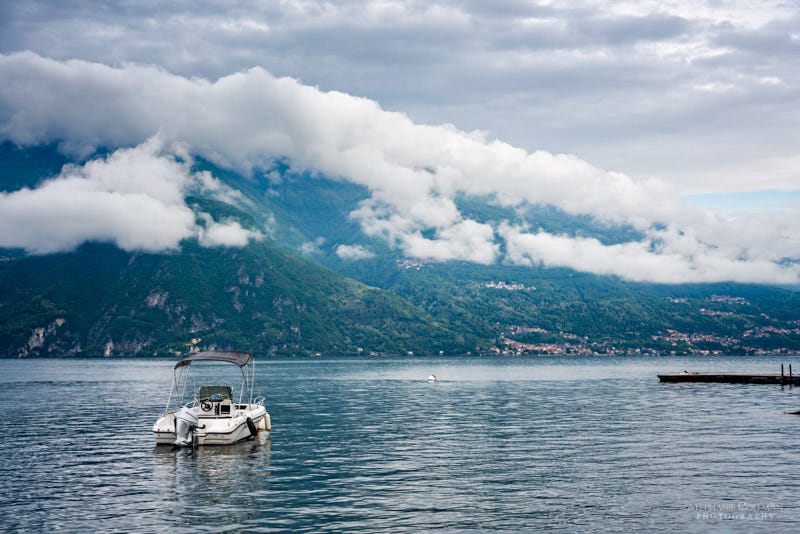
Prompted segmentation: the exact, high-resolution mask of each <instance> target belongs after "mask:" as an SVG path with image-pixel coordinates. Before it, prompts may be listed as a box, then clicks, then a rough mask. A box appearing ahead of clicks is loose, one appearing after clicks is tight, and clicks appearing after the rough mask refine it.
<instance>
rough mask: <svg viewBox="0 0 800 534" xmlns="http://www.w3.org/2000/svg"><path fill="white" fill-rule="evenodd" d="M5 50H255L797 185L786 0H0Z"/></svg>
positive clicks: (188, 68) (233, 59) (512, 125)
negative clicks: (222, 0)
mask: <svg viewBox="0 0 800 534" xmlns="http://www.w3.org/2000/svg"><path fill="white" fill-rule="evenodd" d="M0 6H1V7H0V52H2V53H6V54H8V53H11V52H15V51H23V50H31V51H34V52H36V53H38V54H40V55H42V56H46V57H51V58H55V59H86V60H91V61H96V62H101V63H104V64H107V65H112V66H120V65H122V64H124V63H126V62H138V63H146V64H154V65H159V66H162V67H163V68H164V69H166V70H168V71H169V72H171V73H174V74H179V75H183V76H189V77H192V76H197V77H202V78H207V79H210V80H215V79H217V78H219V77H221V76H225V75H228V74H231V73H234V72H238V71H241V70H244V69H248V68H250V67H254V66H260V67H262V68H264V69H265V70H267V71H269V72H271V73H272V74H274V75H276V76H291V77H294V78H297V79H299V80H301V81H302V82H303V83H305V84H308V85H312V86H317V87H319V88H320V89H322V90H336V91H342V92H345V93H348V94H351V95H355V96H364V97H368V98H370V99H373V100H375V101H377V102H378V103H379V104H380V105H381V106H382V107H383V108H384V109H387V110H393V111H400V112H403V113H405V114H407V115H408V116H409V117H410V118H411V119H412V120H414V121H415V122H417V123H426V124H441V123H452V124H454V125H455V126H456V127H458V128H459V129H461V130H466V131H470V130H474V129H479V130H483V131H486V132H488V134H489V136H490V138H497V139H500V140H502V141H504V142H508V143H511V144H512V145H515V146H518V147H521V148H524V149H526V150H528V151H534V150H547V151H550V152H554V153H566V154H573V155H576V156H577V157H579V158H581V159H583V160H585V161H588V162H589V163H591V164H592V165H596V166H598V167H601V168H604V169H608V170H612V171H620V172H624V173H626V174H628V175H630V176H632V177H634V178H645V177H652V176H654V177H658V178H661V179H663V180H666V181H669V182H671V183H673V184H675V185H676V186H677V187H678V191H679V192H681V193H687V194H690V193H707V192H731V191H756V190H763V189H777V190H782V191H787V190H798V189H800V148H799V147H800V2H797V1H794V0H784V1H780V0H778V1H774V0H759V1H757V2H754V1H752V0H709V1H703V0H681V1H678V2H675V1H670V0H655V1H648V0H637V1H631V2H608V1H592V0H589V1H571V2H549V1H539V2H536V1H521V0H520V1H516V0H508V1H506V0H492V1H488V2H487V1H485V0H465V1H456V0H424V1H394V0H382V1H371V2H370V1H347V0H342V1H340V0H332V1H327V2H320V1H303V0H294V1H258V2H255V1H253V2H243V1H236V0H227V1H225V2H216V1H215V2H210V1H202V0H191V1H173V2H160V1H147V0H136V1H104V2H97V1H94V0H91V1H90V0H69V1H56V0H51V1H37V0H26V1H24V2H19V1H15V0H0Z"/></svg>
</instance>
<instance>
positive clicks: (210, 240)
mask: <svg viewBox="0 0 800 534" xmlns="http://www.w3.org/2000/svg"><path fill="white" fill-rule="evenodd" d="M200 217H201V218H202V219H203V220H204V221H205V227H202V228H198V229H197V234H198V239H199V241H200V244H201V245H202V246H204V247H243V246H245V245H247V244H248V243H249V242H250V241H258V240H260V239H262V238H263V237H264V236H263V234H261V232H258V231H255V230H248V229H247V228H242V225H241V224H239V223H238V222H236V221H227V222H222V223H219V222H215V221H214V219H213V218H212V217H211V216H210V215H209V214H207V213H201V214H200Z"/></svg>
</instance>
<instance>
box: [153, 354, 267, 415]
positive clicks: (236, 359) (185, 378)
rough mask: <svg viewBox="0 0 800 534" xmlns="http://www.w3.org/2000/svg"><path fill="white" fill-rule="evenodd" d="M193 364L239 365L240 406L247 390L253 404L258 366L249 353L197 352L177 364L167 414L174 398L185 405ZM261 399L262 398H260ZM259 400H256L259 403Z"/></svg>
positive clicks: (191, 402)
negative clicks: (240, 379)
mask: <svg viewBox="0 0 800 534" xmlns="http://www.w3.org/2000/svg"><path fill="white" fill-rule="evenodd" d="M193 362H223V363H232V364H234V365H237V366H238V367H239V368H240V369H241V370H242V385H241V388H240V389H239V402H238V404H239V405H241V404H242V400H243V396H244V392H245V390H247V393H248V401H247V403H248V404H252V403H253V395H254V390H255V380H256V365H255V360H254V359H253V355H252V354H250V353H249V352H240V351H230V350H229V351H206V352H197V353H194V354H192V355H191V356H188V357H186V358H184V359H182V360H181V361H179V362H178V363H176V364H175V369H174V377H173V381H172V387H171V388H170V392H169V398H168V399H167V406H166V408H165V410H164V412H165V413H168V412H170V411H172V410H170V406H171V403H172V399H173V396H174V397H176V398H177V399H176V400H177V402H180V403H181V404H183V403H184V402H185V399H186V387H187V386H188V384H189V374H190V373H189V372H188V369H189V367H190V364H192V363H193ZM259 399H260V398H259ZM259 399H256V401H258V400H259ZM197 401H198V399H196V398H195V399H193V400H191V401H190V402H189V403H188V405H192V404H194V403H196V402H197Z"/></svg>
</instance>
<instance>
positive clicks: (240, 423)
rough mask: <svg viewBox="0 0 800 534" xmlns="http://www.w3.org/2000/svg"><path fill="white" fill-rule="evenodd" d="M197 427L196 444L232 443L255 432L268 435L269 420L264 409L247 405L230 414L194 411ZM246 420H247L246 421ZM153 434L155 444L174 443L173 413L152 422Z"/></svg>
mask: <svg viewBox="0 0 800 534" xmlns="http://www.w3.org/2000/svg"><path fill="white" fill-rule="evenodd" d="M195 415H196V416H197V419H198V426H197V428H196V429H194V438H195V443H196V444H197V445H232V444H234V443H238V442H240V441H243V440H246V439H250V438H252V437H254V436H255V435H256V434H260V435H262V436H264V435H265V434H266V435H269V431H270V430H271V426H272V425H271V421H270V417H269V414H268V413H267V410H266V408H264V407H263V406H260V405H248V406H247V408H245V409H243V410H239V411H237V413H234V414H233V415H231V416H225V417H221V416H213V415H207V414H204V413H203V412H201V411H200V410H197V411H196V412H195ZM248 419H249V420H250V423H248ZM153 436H154V438H155V442H156V444H158V445H174V444H176V435H175V413H174V412H170V413H167V414H165V415H163V416H161V417H160V418H159V419H158V420H157V421H156V423H155V424H154V425H153Z"/></svg>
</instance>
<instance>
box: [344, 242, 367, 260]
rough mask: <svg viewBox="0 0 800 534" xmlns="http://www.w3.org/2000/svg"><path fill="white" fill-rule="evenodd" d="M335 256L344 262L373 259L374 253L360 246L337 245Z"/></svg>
mask: <svg viewBox="0 0 800 534" xmlns="http://www.w3.org/2000/svg"><path fill="white" fill-rule="evenodd" d="M336 255H337V256H339V257H340V258H342V259H344V260H365V259H369V258H374V257H375V253H374V252H372V251H371V250H369V249H368V248H366V247H363V246H361V245H339V246H337V247H336Z"/></svg>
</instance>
